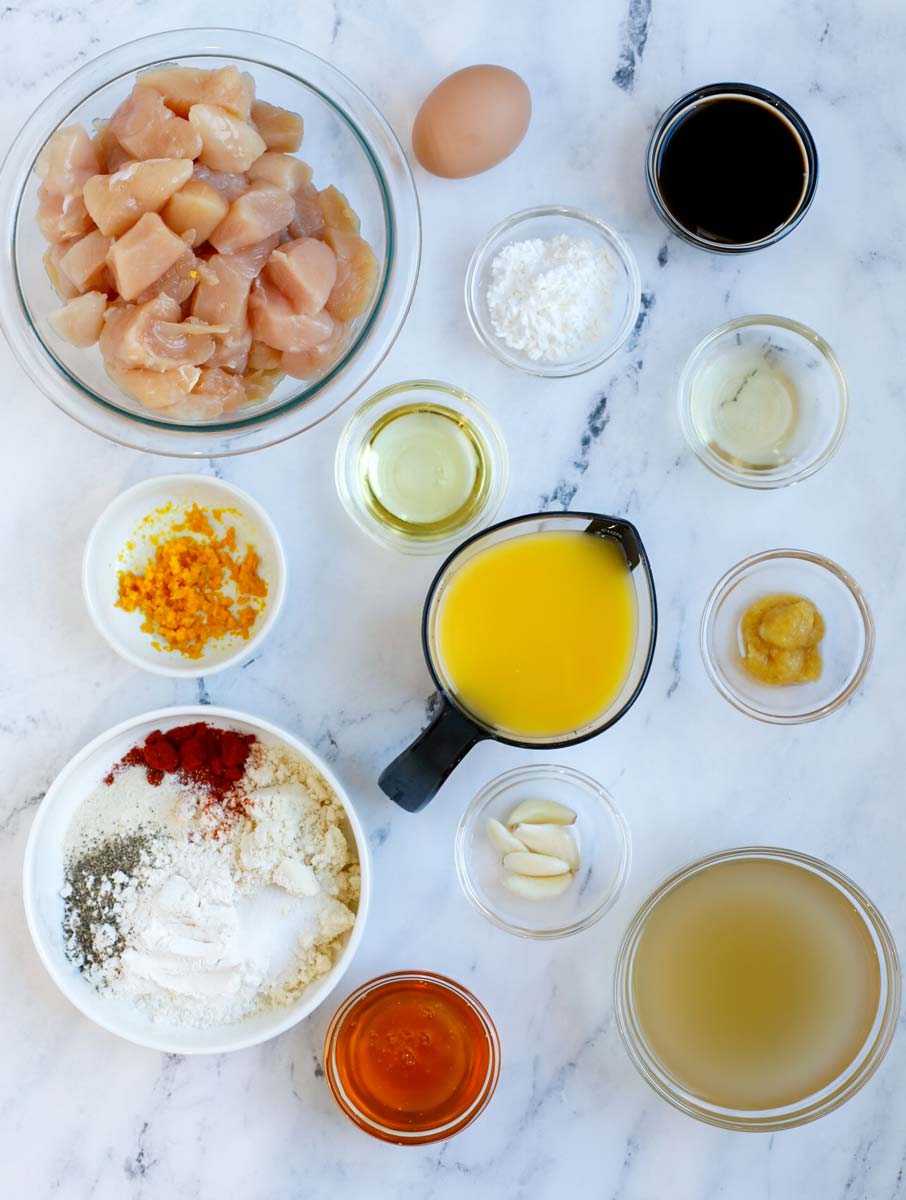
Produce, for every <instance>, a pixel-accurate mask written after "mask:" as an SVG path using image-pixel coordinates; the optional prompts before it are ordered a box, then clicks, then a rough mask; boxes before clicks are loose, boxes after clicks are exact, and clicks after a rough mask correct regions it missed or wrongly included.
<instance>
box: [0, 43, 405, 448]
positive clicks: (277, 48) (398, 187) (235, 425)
mask: <svg viewBox="0 0 906 1200" xmlns="http://www.w3.org/2000/svg"><path fill="white" fill-rule="evenodd" d="M164 63H167V64H175V65H182V66H199V67H207V68H216V67H222V66H226V65H229V64H231V63H235V64H236V65H237V66H238V67H239V68H240V70H243V71H248V72H250V73H251V74H252V75H253V76H254V79H255V82H256V84H257V89H258V95H259V96H260V97H261V98H262V99H264V100H267V101H268V102H270V103H273V104H277V105H281V106H283V107H286V108H289V109H292V110H293V111H296V112H300V113H301V114H302V116H303V117H304V119H305V141H304V146H303V153H304V155H305V158H306V161H310V162H311V164H312V165H313V167H314V169H315V180H316V182H321V181H323V182H321V186H326V185H327V184H329V183H334V184H336V185H337V186H338V187H340V188H341V189H342V190H343V191H344V192H346V193H347V195H348V196H349V200H350V203H351V204H352V206H353V208H355V210H356V211H357V212H358V214H359V216H360V217H361V220H362V233H363V236H364V237H366V238H367V239H368V241H369V242H370V243H371V245H372V247H373V249H374V251H375V254H376V255H377V259H378V262H379V264H380V265H381V271H380V275H379V279H378V284H377V287H376V289H375V294H374V297H373V299H372V302H371V305H370V307H369V309H368V310H367V311H366V312H365V313H364V314H363V315H362V317H360V318H359V319H358V320H357V322H356V323H355V326H354V331H353V336H352V337H351V339H350V342H349V346H348V348H347V350H346V352H345V353H344V355H343V356H342V358H341V359H340V360H339V361H338V362H337V363H336V364H334V366H333V367H332V368H331V369H330V370H329V371H327V372H326V373H325V374H324V375H323V376H322V377H321V378H319V379H316V380H314V381H312V382H302V381H300V380H295V379H291V378H289V377H287V378H284V379H283V380H282V381H281V383H280V384H279V386H278V387H277V388H276V389H275V391H274V392H273V393H272V394H271V396H269V397H268V398H267V399H266V400H264V401H262V402H260V403H258V404H254V405H249V406H247V407H245V408H243V409H242V410H241V411H240V412H238V413H236V414H233V415H231V416H230V418H229V419H227V420H224V419H214V420H209V421H207V422H199V423H197V424H186V423H180V422H177V421H168V420H167V419H166V418H164V417H162V416H161V414H160V413H152V412H150V411H149V410H147V409H144V408H142V407H141V406H140V405H139V404H138V402H137V401H133V400H132V399H131V398H130V397H128V396H126V395H125V394H124V393H123V392H121V391H120V390H119V389H118V388H117V387H116V386H115V384H114V383H113V382H112V380H110V379H109V378H108V376H107V374H106V372H105V370H104V366H103V362H102V360H101V357H100V354H99V353H98V350H97V348H96V347H90V348H89V349H87V350H79V349H76V348H75V347H71V346H69V345H67V344H66V343H65V342H63V341H62V340H61V339H60V338H58V337H57V336H56V334H54V333H53V331H52V330H51V328H50V326H49V324H48V320H47V318H48V314H49V313H50V312H52V311H53V310H54V309H55V308H58V307H59V305H60V301H59V299H58V297H57V296H56V293H55V292H54V290H53V288H52V286H51V284H50V281H49V280H48V278H47V275H46V272H45V270H44V266H43V263H42V256H43V254H44V251H45V249H46V243H45V242H44V239H43V238H42V236H41V234H40V232H39V231H38V228H37V226H36V224H35V219H34V217H35V211H36V208H37V188H38V182H39V181H38V179H37V178H36V177H35V175H34V173H33V170H32V168H33V166H34V162H35V159H36V157H37V155H38V152H39V151H40V149H41V147H42V146H43V145H44V143H45V142H46V140H47V138H48V137H49V136H50V135H51V133H53V132H54V130H55V129H57V128H58V127H59V126H60V125H64V124H70V123H73V122H81V123H83V124H85V125H86V127H87V128H88V129H89V130H90V129H91V128H92V122H93V121H95V120H97V119H102V118H105V117H109V116H110V114H111V113H112V112H113V111H114V109H115V108H116V107H117V105H118V104H119V103H120V102H121V101H122V100H124V99H125V97H126V96H127V94H128V93H129V91H130V89H131V88H132V85H133V83H134V82H135V78H136V75H137V73H138V72H140V71H142V70H145V69H147V68H149V67H153V66H159V65H161V64H164ZM0 212H2V213H3V222H4V225H3V256H4V267H5V270H4V271H3V280H2V283H0V325H2V327H3V330H4V332H5V334H6V337H7V339H8V341H9V343H10V346H11V347H12V350H13V352H14V353H15V354H16V356H17V358H18V359H19V361H20V363H21V364H22V366H23V368H24V369H25V371H26V372H27V373H28V374H29V375H30V376H31V378H32V380H33V381H34V382H35V384H36V385H37V386H38V387H39V388H40V389H41V391H42V392H44V394H45V395H46V396H47V397H48V398H49V399H51V400H52V401H53V402H54V403H55V404H56V405H57V406H58V407H59V408H61V409H62V410H63V411H64V412H66V413H68V414H69V415H70V416H71V417H74V418H75V419H76V420H77V421H79V422H81V424H83V425H85V426H87V427H88V428H89V429H92V430H94V432H95V433H99V434H101V435H102V436H104V437H107V438H109V439H110V440H112V441H115V442H120V443H121V444H123V445H126V446H131V447H133V448H135V449H138V450H146V451H150V452H152V453H157V454H169V455H177V456H182V457H210V456H219V455H228V454H239V453H242V452H244V451H249V450H257V449H260V448H261V447H262V446H268V445H272V444H274V443H275V442H280V441H283V440H285V439H286V438H289V437H292V436H294V435H295V434H297V433H301V432H302V431H303V430H305V429H310V428H311V427H312V426H313V425H316V424H318V423H319V422H320V421H323V420H324V419H325V418H326V417H328V416H329V415H330V414H331V413H332V412H334V411H335V410H336V409H337V408H339V406H340V405H341V404H343V403H344V402H345V401H346V400H348V399H349V397H350V396H352V395H353V394H354V393H355V392H356V391H357V390H358V389H359V388H360V387H361V386H362V384H364V383H365V381H366V380H367V379H368V378H369V377H370V376H371V374H372V373H373V372H374V371H375V370H376V369H377V367H378V366H379V365H380V363H381V361H382V360H383V358H384V357H385V355H386V354H387V352H388V351H389V349H390V347H391V346H392V345H393V342H394V340H395V338H396V336H397V334H398V333H399V330H400V328H401V326H402V324H403V321H404V320H405V318H406V314H407V313H408V311H409V305H410V303H411V301H412V295H413V292H414V290H415V281H416V277H417V274H418V264H419V255H420V251H421V227H420V219H419V210H418V199H417V196H416V192H415V185H414V183H413V180H412V174H411V172H410V170H409V167H408V164H407V162H406V157H405V155H404V154H403V151H402V149H401V147H400V145H399V142H398V141H397V139H396V137H395V136H394V134H393V131H392V130H391V128H390V126H389V125H388V123H387V122H386V121H385V119H384V118H383V117H382V116H381V114H380V112H378V110H377V109H376V108H375V106H374V105H373V104H372V103H371V101H370V100H369V99H368V98H367V97H366V96H365V95H364V94H363V93H362V92H360V91H359V89H358V88H357V87H356V86H355V84H353V83H352V82H350V80H348V79H347V78H346V77H345V76H344V75H342V74H341V73H340V72H339V71H337V70H336V69H335V68H334V67H332V66H330V65H329V64H328V63H326V62H324V61H322V60H321V59H319V58H317V57H315V56H314V55H313V54H309V53H307V52H306V51H304V50H301V49H299V48H298V47H297V46H293V45H290V43H288V42H283V41H279V40H277V39H276V38H271V37H266V36H264V35H262V34H257V33H249V32H246V31H243V30H233V29H183V30H179V31H176V32H172V33H163V34H155V35H153V36H151V37H147V38H142V39H140V40H139V41H136V42H130V43H128V44H126V45H124V46H120V47H118V48H117V49H115V50H111V51H110V52H109V53H107V54H103V55H101V56H100V57H99V58H96V59H94V60H93V61H92V62H90V63H88V64H86V65H85V66H84V67H81V68H80V69H79V70H78V71H76V72H75V73H74V74H73V75H71V76H70V77H69V78H68V79H66V80H64V82H63V83H62V84H60V86H59V87H58V88H56V90H55V91H53V92H52V93H51V94H50V96H48V97H47V99H46V100H44V101H43V103H42V104H41V105H40V106H39V107H38V108H37V110H36V111H35V112H34V113H33V114H32V116H31V117H30V118H29V119H28V121H27V122H26V123H25V125H24V127H23V129H22V131H21V133H20V134H19V136H18V137H17V138H16V140H15V142H14V143H13V145H12V147H11V149H10V151H9V153H8V155H7V156H6V160H5V161H4V163H3V166H2V168H0Z"/></svg>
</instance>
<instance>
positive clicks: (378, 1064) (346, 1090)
mask: <svg viewBox="0 0 906 1200" xmlns="http://www.w3.org/2000/svg"><path fill="white" fill-rule="evenodd" d="M324 1073H325V1076H326V1077H327V1083H328V1086H329V1087H330V1090H331V1093H332V1095H333V1098H334V1099H335V1100H336V1102H337V1104H338V1105H339V1106H340V1108H341V1109H342V1110H343V1112H344V1113H345V1114H346V1116H347V1117H349V1119H350V1120H351V1121H352V1122H353V1123H354V1124H355V1125H357V1126H358V1127H359V1129H362V1130H364V1132H365V1133H369V1134H371V1136H372V1137H375V1138H378V1139H379V1140H380V1141H383V1142H393V1143H395V1144H396V1145H399V1146H422V1145H425V1144H426V1143H428V1142H439V1141H444V1140H445V1139H447V1138H449V1137H452V1136H453V1135H454V1134H457V1133H460V1132H461V1131H462V1130H463V1129H465V1128H466V1126H468V1125H471V1124H472V1122H473V1121H474V1120H475V1119H476V1118H477V1117H478V1116H479V1115H480V1114H481V1113H482V1112H484V1110H485V1108H486V1107H487V1106H488V1103H489V1102H490V1099H491V1097H492V1096H493V1094H494V1089H495V1088H496V1087H497V1079H498V1076H499V1074H500V1039H499V1038H498V1036H497V1030H496V1029H495V1027H494V1022H493V1021H492V1020H491V1018H490V1016H489V1015H488V1013H487V1011H486V1010H485V1008H484V1007H483V1005H482V1004H480V1003H479V1001H478V1000H476V998H475V997H474V996H473V995H472V994H471V992H469V991H467V990H466V989H465V988H464V987H462V986H460V984H458V983H454V981H453V980H452V979H447V978H446V977H445V976H443V975H435V974H433V973H432V972H430V971H397V972H393V973H391V974H388V975H381V976H379V977H378V978H377V979H372V980H370V981H369V982H368V983H365V984H363V985H362V986H361V987H360V988H358V989H357V990H356V991H354V992H353V993H352V994H351V995H350V996H347V998H346V999H345V1000H344V1001H343V1003H342V1004H341V1005H340V1007H339V1008H338V1009H337V1011H336V1012H335V1013H334V1015H333V1018H332V1020H331V1022H330V1025H329V1026H328V1029H327V1034H326V1036H325V1039H324Z"/></svg>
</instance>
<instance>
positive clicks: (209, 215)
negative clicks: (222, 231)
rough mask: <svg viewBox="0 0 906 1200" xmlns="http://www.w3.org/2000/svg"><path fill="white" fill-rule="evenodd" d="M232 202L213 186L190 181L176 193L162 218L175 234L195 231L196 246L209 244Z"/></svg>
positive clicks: (164, 209) (168, 202)
mask: <svg viewBox="0 0 906 1200" xmlns="http://www.w3.org/2000/svg"><path fill="white" fill-rule="evenodd" d="M229 207H230V205H229V201H227V200H226V199H224V197H223V196H221V194H220V192H218V190H217V189H216V188H215V187H214V186H213V185H212V184H210V183H205V182H204V181H203V180H201V179H190V180H189V181H188V183H185V184H183V186H182V187H181V188H180V189H179V191H178V192H174V193H173V195H172V196H171V197H170V199H169V200H168V201H167V203H166V204H165V205H164V207H163V209H162V210H161V216H162V217H163V219H164V221H165V222H166V223H167V225H169V226H170V228H171V229H172V230H173V232H174V233H178V234H180V236H181V235H182V234H184V233H188V232H189V231H190V230H192V231H194V236H193V238H192V245H193V246H200V245H201V243H202V242H206V241H207V240H208V238H209V237H210V235H211V234H212V233H213V232H214V230H215V229H216V228H217V226H218V225H219V224H220V222H221V221H222V220H223V218H224V217H225V216H226V215H227V212H228V210H229Z"/></svg>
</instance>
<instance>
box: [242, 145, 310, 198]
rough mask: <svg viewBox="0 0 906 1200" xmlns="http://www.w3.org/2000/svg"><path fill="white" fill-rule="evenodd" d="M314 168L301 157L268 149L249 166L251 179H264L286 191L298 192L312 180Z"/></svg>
mask: <svg viewBox="0 0 906 1200" xmlns="http://www.w3.org/2000/svg"><path fill="white" fill-rule="evenodd" d="M311 176H312V169H311V167H310V166H309V165H308V163H305V162H303V161H302V159H301V158H293V156H292V155H291V154H277V153H276V152H275V151H273V150H267V151H266V152H265V153H264V154H262V155H261V157H260V158H257V159H255V161H254V162H253V163H252V165H251V166H250V167H249V179H263V180H264V181H265V182H266V183H272V184H274V186H275V187H278V188H283V190H284V192H291V193H292V192H298V190H299V189H300V188H303V187H305V185H306V183H310V182H311Z"/></svg>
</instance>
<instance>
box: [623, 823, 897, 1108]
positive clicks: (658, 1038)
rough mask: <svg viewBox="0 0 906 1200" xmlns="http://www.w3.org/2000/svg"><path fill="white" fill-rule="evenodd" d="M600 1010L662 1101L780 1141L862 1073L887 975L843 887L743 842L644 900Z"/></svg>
mask: <svg viewBox="0 0 906 1200" xmlns="http://www.w3.org/2000/svg"><path fill="white" fill-rule="evenodd" d="M614 1005H615V1009H616V1015H617V1024H618V1026H619V1029H620V1033H621V1035H622V1038H623V1042H624V1044H625V1046H626V1049H627V1051H628V1053H629V1057H630V1058H631V1059H632V1062H633V1064H634V1065H635V1066H636V1068H637V1069H638V1070H639V1072H640V1073H641V1074H642V1076H643V1077H644V1078H645V1080H646V1081H647V1082H648V1083H649V1084H650V1085H651V1087H652V1088H653V1089H654V1090H655V1091H656V1092H657V1093H658V1095H659V1096H661V1097H662V1098H663V1099H665V1100H668V1101H669V1102H670V1103H671V1104H673V1105H675V1107H676V1108H678V1109H680V1111H682V1112H684V1113H686V1114H687V1115H689V1116H693V1117H697V1118H698V1119H699V1120H701V1121H705V1122H707V1123H709V1124H711V1125H717V1126H720V1127H722V1128H724V1129H735V1130H741V1131H749V1130H751V1131H759V1130H760V1131H771V1130H777V1129H788V1128H792V1127H796V1126H799V1125H804V1124H805V1123H806V1122H808V1121H814V1120H816V1119H817V1118H818V1117H821V1116H824V1114H825V1113H828V1112H831V1111H832V1110H833V1109H835V1108H837V1107H839V1105H841V1104H843V1103H844V1102H845V1101H846V1100H848V1099H849V1098H850V1097H851V1096H853V1095H854V1094H855V1093H856V1092H857V1091H858V1090H859V1089H860V1088H861V1087H862V1086H863V1085H864V1084H865V1083H866V1082H867V1081H868V1080H869V1079H870V1078H871V1076H872V1075H873V1074H874V1072H875V1071H876V1070H877V1068H878V1067H879V1065H880V1063H881V1061H882V1059H883V1058H884V1055H885V1054H886V1052H887V1048H888V1046H889V1045H890V1041H891V1038H892V1037H893V1033H894V1029H895V1027H896V1023H897V1018H898V1015H899V1005H900V969H899V962H898V959H897V951H896V946H895V944H894V941H893V937H892V936H891V933H890V930H889V929H888V927H887V924H886V922H885V921H884V919H883V917H882V916H881V915H880V913H879V912H878V910H877V909H876V908H875V906H874V905H873V904H872V902H871V901H870V900H869V899H868V897H867V896H866V895H865V894H864V892H862V891H861V889H860V888H858V887H857V886H856V885H855V884H854V883H853V882H852V880H850V879H848V878H847V877H846V876H845V875H843V874H842V873H841V872H839V871H837V870H836V869H835V868H834V867H831V866H829V865H828V864H827V863H824V862H821V861H819V860H818V859H815V858H811V857H809V856H808V855H805V854H800V853H798V852H796V851H792V850H781V849H776V848H773V847H763V846H749V847H743V848H741V849H734V850H727V851H724V852H723V853H720V854H713V855H710V856H709V857H707V858H703V859H700V860H699V861H697V862H694V863H692V864H690V865H689V866H687V867H685V868H683V869H682V870H680V871H677V872H676V873H675V874H674V875H671V876H670V877H669V878H668V879H666V880H665V881H664V882H663V883H662V884H661V885H660V887H658V888H657V889H656V890H655V891H654V892H653V893H652V894H651V895H650V896H649V897H648V899H647V900H646V901H645V903H644V904H643V905H642V907H641V909H640V910H639V912H638V913H637V915H636V916H635V918H634V919H633V921H632V923H631V924H630V926H629V928H628V930H627V932H626V934H625V937H624V939H623V943H622V946H621V949H620V953H619V957H618V960H617V968H616V973H615V978H614Z"/></svg>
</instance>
